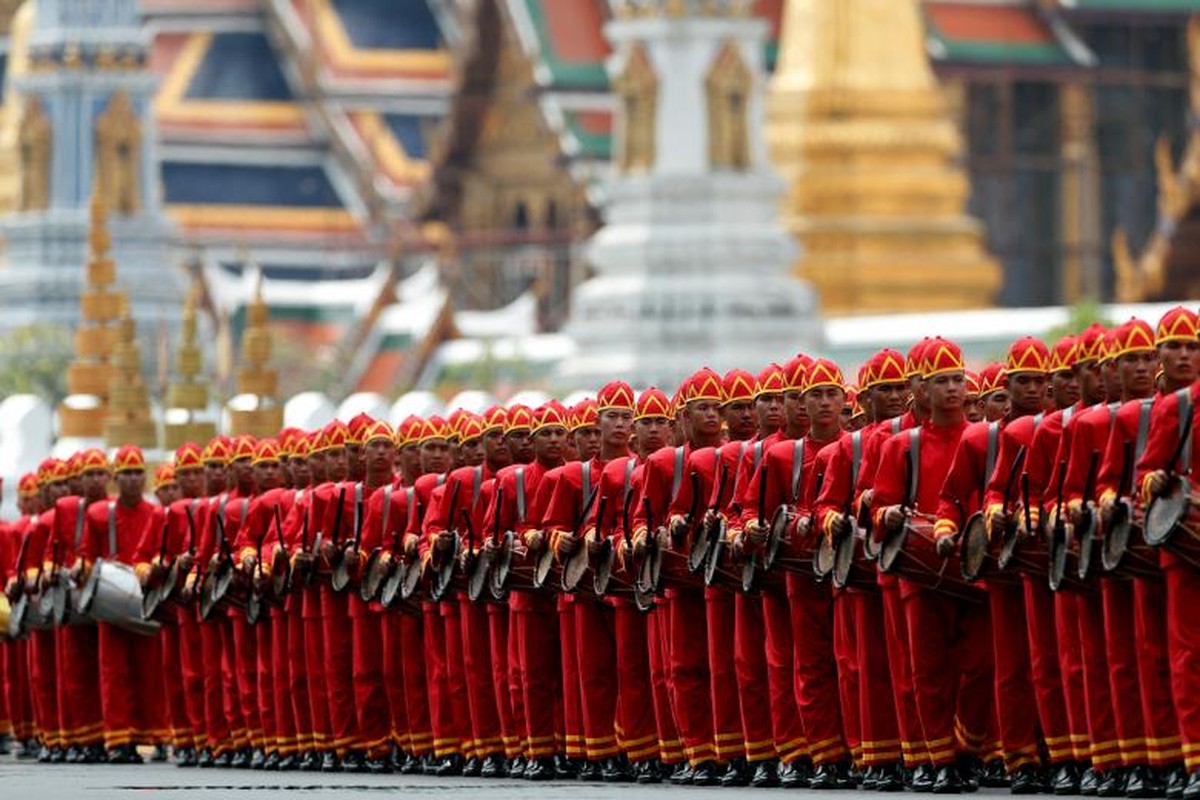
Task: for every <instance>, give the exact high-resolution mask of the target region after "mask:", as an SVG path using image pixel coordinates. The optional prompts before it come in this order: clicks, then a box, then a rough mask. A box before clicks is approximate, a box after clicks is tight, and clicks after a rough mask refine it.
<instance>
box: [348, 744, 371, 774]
mask: <svg viewBox="0 0 1200 800" xmlns="http://www.w3.org/2000/svg"><path fill="white" fill-rule="evenodd" d="M342 771H343V772H353V773H357V774H359V775H365V774H366V773H367V755H366V753H364V752H362V751H361V750H351V751H350V752H349V753H347V754H346V757H345V758H343V759H342Z"/></svg>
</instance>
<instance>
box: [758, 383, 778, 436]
mask: <svg viewBox="0 0 1200 800" xmlns="http://www.w3.org/2000/svg"><path fill="white" fill-rule="evenodd" d="M754 413H755V416H757V417H758V429H759V431H766V432H768V433H769V432H771V431H777V430H779V429H780V428H781V427H783V392H764V393H763V394H760V395H759V396H758V397H756V398H755V399H754Z"/></svg>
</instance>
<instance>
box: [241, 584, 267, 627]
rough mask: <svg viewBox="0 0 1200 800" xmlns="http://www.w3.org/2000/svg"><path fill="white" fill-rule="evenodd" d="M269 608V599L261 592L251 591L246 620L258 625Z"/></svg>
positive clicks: (247, 600) (247, 602) (247, 601)
mask: <svg viewBox="0 0 1200 800" xmlns="http://www.w3.org/2000/svg"><path fill="white" fill-rule="evenodd" d="M266 610H267V601H266V598H264V597H263V596H262V595H261V594H260V593H258V592H255V591H251V592H250V595H249V596H248V597H247V598H246V622H247V623H248V624H250V625H257V624H258V621H259V620H260V619H262V617H263V614H264V613H265V612H266Z"/></svg>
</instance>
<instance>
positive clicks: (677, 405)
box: [671, 378, 687, 417]
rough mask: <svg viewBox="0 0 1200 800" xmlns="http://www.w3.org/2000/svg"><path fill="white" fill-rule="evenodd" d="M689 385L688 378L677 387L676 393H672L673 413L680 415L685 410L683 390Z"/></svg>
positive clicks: (673, 414)
mask: <svg viewBox="0 0 1200 800" xmlns="http://www.w3.org/2000/svg"><path fill="white" fill-rule="evenodd" d="M686 387H687V379H686V378H685V379H684V380H683V383H681V384H679V385H678V386H676V387H675V394H673V395H671V415H672V416H676V417H678V416H679V414H680V412H681V411H683V390H684V389H685V388H686Z"/></svg>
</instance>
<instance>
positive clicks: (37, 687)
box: [29, 628, 64, 747]
mask: <svg viewBox="0 0 1200 800" xmlns="http://www.w3.org/2000/svg"><path fill="white" fill-rule="evenodd" d="M57 650H58V647H57V643H56V642H55V633H54V629H52V628H50V629H47V630H41V631H33V633H31V634H30V638H29V685H30V687H31V688H32V690H33V718H34V722H35V723H36V725H37V729H38V735H39V736H40V737H41V739H42V744H43V745H44V746H46V747H62V746H63V744H64V742H63V735H62V728H61V727H60V725H59V721H58V692H57V690H56V683H55V679H54V675H55V673H56V672H57V671H58V662H57V656H56V651H57Z"/></svg>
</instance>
